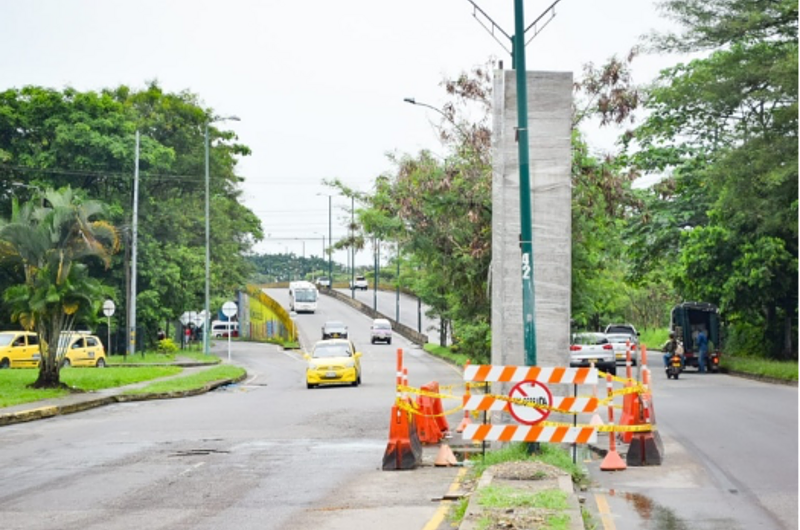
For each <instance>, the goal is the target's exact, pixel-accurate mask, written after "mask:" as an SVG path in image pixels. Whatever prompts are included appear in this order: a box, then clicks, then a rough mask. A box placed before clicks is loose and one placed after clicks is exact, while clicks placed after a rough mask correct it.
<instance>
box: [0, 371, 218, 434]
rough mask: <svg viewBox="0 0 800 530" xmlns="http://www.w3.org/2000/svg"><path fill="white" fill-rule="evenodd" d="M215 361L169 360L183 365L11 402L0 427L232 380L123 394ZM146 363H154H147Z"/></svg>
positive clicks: (193, 392) (2, 411) (1, 414)
mask: <svg viewBox="0 0 800 530" xmlns="http://www.w3.org/2000/svg"><path fill="white" fill-rule="evenodd" d="M218 364H219V363H198V362H195V361H188V360H187V361H178V362H175V363H170V366H182V367H184V370H183V371H182V372H181V373H179V374H175V375H170V376H166V377H159V378H157V379H151V380H149V381H142V382H140V383H134V384H131V385H125V386H120V387H114V388H106V389H103V390H98V391H96V392H82V393H73V394H69V395H67V396H63V397H59V398H52V399H44V400H41V401H32V402H30V403H22V404H20V405H14V406H11V407H3V408H0V427H2V426H4V425H11V424H14V423H22V422H26V421H33V420H40V419H44V418H51V417H53V416H59V415H62V414H72V413H73V412H80V411H83V410H88V409H92V408H95V407H101V406H103V405H108V404H111V403H119V402H124V401H144V400H149V399H167V398H179V397H187V396H194V395H197V394H202V393H205V392H208V391H210V390H213V389H215V388H218V387H220V386H223V385H227V384H230V383H232V382H233V381H231V380H222V381H215V382H214V383H211V384H208V385H206V386H205V387H203V388H199V389H196V390H191V391H185V392H168V393H161V394H131V395H124V394H125V392H127V391H128V390H132V389H136V388H142V387H145V386H147V385H149V384H151V383H153V382H156V381H168V380H170V379H177V378H180V377H186V376H188V375H192V374H194V373H197V372H200V371H202V370H207V369H209V368H212V367H214V366H217V365H218ZM148 366H156V365H152V364H149V365H148Z"/></svg>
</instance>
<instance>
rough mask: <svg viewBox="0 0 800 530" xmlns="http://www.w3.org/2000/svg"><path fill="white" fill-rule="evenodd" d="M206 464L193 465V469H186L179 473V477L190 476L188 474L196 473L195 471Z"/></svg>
mask: <svg viewBox="0 0 800 530" xmlns="http://www.w3.org/2000/svg"><path fill="white" fill-rule="evenodd" d="M205 464H206V463H205V462H198V463H196V464H195V465H193V466H191V467H189V468H187V469H184V470H183V471H181V472H180V473H178V476H179V477H182V476H184V475H186V474H188V473H191V472H192V471H194V470H195V469H197V468H198V467H200V466H204V465H205Z"/></svg>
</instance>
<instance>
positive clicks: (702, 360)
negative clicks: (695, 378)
mask: <svg viewBox="0 0 800 530" xmlns="http://www.w3.org/2000/svg"><path fill="white" fill-rule="evenodd" d="M697 354H698V359H697V370H698V371H699V372H700V373H701V374H704V373H706V363H707V362H708V337H706V332H705V331H703V330H702V329H701V330H700V331H699V332H698V333H697Z"/></svg>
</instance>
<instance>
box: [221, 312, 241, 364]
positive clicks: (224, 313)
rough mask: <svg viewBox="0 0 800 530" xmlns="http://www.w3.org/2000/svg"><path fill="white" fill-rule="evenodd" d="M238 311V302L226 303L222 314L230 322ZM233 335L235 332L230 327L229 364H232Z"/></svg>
mask: <svg viewBox="0 0 800 530" xmlns="http://www.w3.org/2000/svg"><path fill="white" fill-rule="evenodd" d="M237 311H238V307H237V306H236V302H225V303H224V304H222V314H223V315H225V316H226V317H228V321H230V318H231V317H232V316H234V315H235V314H236V312H237ZM231 335H233V330H232V329H231V328H230V327H228V362H231Z"/></svg>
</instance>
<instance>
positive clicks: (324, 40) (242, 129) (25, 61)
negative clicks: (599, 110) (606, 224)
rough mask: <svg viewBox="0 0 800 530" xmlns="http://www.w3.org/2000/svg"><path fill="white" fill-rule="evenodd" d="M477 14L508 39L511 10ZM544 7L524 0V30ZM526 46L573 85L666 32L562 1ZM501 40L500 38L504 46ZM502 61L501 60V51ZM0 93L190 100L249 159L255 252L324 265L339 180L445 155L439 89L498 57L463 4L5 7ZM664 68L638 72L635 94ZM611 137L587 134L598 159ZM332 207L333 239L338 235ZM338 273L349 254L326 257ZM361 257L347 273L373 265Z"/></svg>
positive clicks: (633, 8) (169, 0) (645, 20)
mask: <svg viewBox="0 0 800 530" xmlns="http://www.w3.org/2000/svg"><path fill="white" fill-rule="evenodd" d="M476 3H477V4H478V5H479V6H480V7H481V8H482V9H483V10H484V11H486V12H487V13H488V14H489V15H490V16H491V17H492V19H493V20H494V21H495V22H497V24H498V25H499V26H500V27H501V28H502V29H503V30H505V31H506V32H507V33H508V34H512V33H513V27H514V24H513V22H514V21H513V5H514V3H513V1H512V0H503V1H500V0H480V1H477V0H476ZM551 3H552V0H545V1H530V0H528V1H526V2H525V10H526V17H525V18H526V26H527V25H528V24H530V23H531V22H532V21H533V20H534V19H535V18H536V17H537V16H538V15H539V14H541V13H542V12H544V11H545V10H546V9H547V8H548V7H549V6H550V5H551ZM555 12H556V16H555V18H554V19H553V20H552V21H551V22H550V23H549V24H548V25H547V26H546V27H545V28H544V29H543V31H542V32H541V33H540V34H539V35H538V36H537V37H536V38H535V39H533V40H532V41H531V43H530V44H529V45H528V47H527V49H526V51H527V63H528V69H529V70H551V71H572V72H573V73H574V75H575V76H576V77H578V76H579V75H580V73H581V70H582V67H583V65H584V64H586V63H589V62H594V63H595V64H599V63H602V62H604V61H605V60H606V59H607V58H608V57H610V56H612V55H615V54H616V55H617V56H619V57H623V56H624V55H626V54H627V51H628V50H629V49H630V48H631V47H632V46H633V45H635V44H636V43H637V39H638V37H639V36H640V35H642V34H644V33H646V32H648V31H650V30H651V29H657V28H661V27H663V26H664V24H665V22H663V21H662V20H661V19H660V17H659V16H658V13H657V12H656V8H655V6H654V1H653V0H605V1H596V0H562V1H561V2H560V3H559V4H558V5H557V6H556V8H555ZM500 38H501V39H504V37H502V36H501V37H500ZM507 47H510V46H507ZM0 50H3V51H2V53H0V90H1V89H5V88H10V87H21V86H24V85H41V86H46V87H52V88H56V89H63V88H64V87H67V86H70V87H74V88H76V89H79V90H100V89H102V88H107V87H115V86H118V85H120V84H125V85H128V86H130V87H133V88H136V89H141V88H144V86H145V82H146V81H148V80H152V79H157V80H158V82H159V84H160V85H161V86H162V87H163V88H164V89H165V90H168V91H181V90H189V91H191V92H194V93H196V94H198V95H199V97H200V98H201V100H202V101H203V103H204V104H205V105H206V106H208V107H211V108H213V109H214V110H215V111H216V112H217V114H219V115H237V116H239V117H240V118H241V122H238V123H235V122H230V123H228V124H224V125H225V128H228V129H230V130H233V131H235V132H236V133H237V134H238V136H239V141H240V142H241V143H244V144H245V145H248V146H249V147H250V148H251V149H252V150H253V154H252V156H250V157H246V158H245V159H243V160H242V161H241V162H240V164H239V166H238V173H239V174H240V175H241V176H243V177H244V178H245V179H246V181H245V184H244V186H243V187H244V192H245V193H244V197H245V203H246V204H247V206H248V207H249V208H250V209H251V210H253V211H254V212H255V213H256V214H257V215H258V216H259V217H260V218H261V220H262V223H263V227H264V232H265V235H267V234H268V235H267V239H266V240H265V241H264V242H263V243H261V244H259V245H258V246H257V247H256V251H257V252H284V251H287V250H288V251H289V252H294V253H295V254H298V255H300V254H301V253H302V252H303V241H301V240H300V239H291V238H305V239H304V241H305V253H306V255H311V254H315V255H320V254H321V251H322V240H321V237H322V236H323V235H325V236H326V237H327V234H328V198H327V197H326V196H323V195H325V194H329V193H331V191H330V189H329V188H326V187H325V186H323V185H322V184H321V181H322V179H325V178H328V179H330V178H334V177H338V178H340V179H342V180H343V181H345V182H346V183H348V184H349V185H350V186H352V187H354V188H356V189H359V190H363V191H367V190H370V189H371V186H372V182H373V181H374V179H375V177H376V176H377V175H379V174H381V173H382V172H385V171H388V170H391V168H392V166H391V165H390V164H389V163H388V161H387V159H386V156H385V155H386V153H387V152H397V153H416V152H417V151H419V150H420V149H423V148H429V149H431V150H433V151H439V152H441V151H442V147H441V145H440V144H439V143H438V140H437V136H436V133H435V131H434V130H433V128H432V123H435V122H437V118H438V116H437V115H436V113H435V112H433V111H430V110H426V109H424V108H422V107H414V106H411V105H409V104H407V103H404V102H403V98H404V97H415V98H416V99H417V101H421V102H425V103H428V104H430V105H433V106H436V107H439V106H441V105H442V104H444V103H445V102H446V100H447V99H446V97H445V93H444V90H443V89H442V87H441V86H440V82H441V81H442V79H443V78H444V77H453V76H456V75H458V74H459V73H460V72H462V71H465V70H469V69H471V68H472V67H474V66H477V65H480V64H484V63H485V62H486V61H487V60H488V59H490V58H491V57H495V58H498V59H502V60H503V61H504V63H505V64H506V65H507V66H506V68H509V67H510V64H511V61H510V58H509V56H508V54H507V52H506V51H505V50H504V49H503V48H502V47H501V45H500V44H499V43H498V42H496V41H495V40H494V39H493V38H492V36H491V35H490V34H489V33H488V31H487V30H486V29H484V28H483V27H482V26H481V25H480V24H479V22H478V20H477V19H476V18H475V17H474V16H473V7H472V4H471V3H470V2H469V1H468V0H403V1H397V0H377V1H376V0H339V1H323V0H310V1H306V2H299V1H298V2H295V1H286V0H284V1H277V0H263V1H258V0H227V1H225V2H214V1H210V0H139V1H136V2H130V1H127V2H122V1H117V0H24V1H23V0H0ZM670 62H671V60H668V59H665V58H658V57H643V58H640V59H639V60H637V61H636V63H634V76H635V79H636V81H640V82H645V81H648V80H650V79H652V78H653V77H654V76H655V75H656V73H657V72H658V70H659V69H660V68H662V67H664V66H666V65H668V64H670ZM609 138H610V136H608V135H602V134H596V133H590V140H592V141H593V144H594V145H595V147H596V148H598V149H605V148H609V147H610V145H609ZM345 207H349V201H346V200H345V199H342V198H337V197H334V198H333V211H334V214H333V217H334V221H333V235H334V239H336V238H338V237H340V236H343V235H344V233H345V231H346V227H345V224H344V221H341V220H340V219H341V218H342V217H343V215H344V214H343V213H342V208H345ZM334 259H335V260H336V261H339V262H341V263H344V262H345V260H346V258H345V256H344V254H343V253H342V255H337V256H335V257H334ZM370 262H371V258H370V256H369V254H368V253H367V252H362V253H361V255H360V256H359V257H358V259H357V263H359V264H362V263H364V264H366V263H370Z"/></svg>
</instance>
